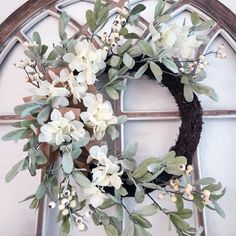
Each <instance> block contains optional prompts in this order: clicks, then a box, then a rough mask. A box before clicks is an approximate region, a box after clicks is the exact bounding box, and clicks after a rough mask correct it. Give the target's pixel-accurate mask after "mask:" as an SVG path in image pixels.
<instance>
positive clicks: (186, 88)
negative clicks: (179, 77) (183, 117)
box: [184, 84, 193, 102]
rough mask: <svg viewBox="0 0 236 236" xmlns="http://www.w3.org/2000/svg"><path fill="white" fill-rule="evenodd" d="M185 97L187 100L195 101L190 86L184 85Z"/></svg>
mask: <svg viewBox="0 0 236 236" xmlns="http://www.w3.org/2000/svg"><path fill="white" fill-rule="evenodd" d="M184 98H185V100H186V101H187V102H192V101H193V90H192V88H191V87H190V86H188V85H186V84H185V85H184Z"/></svg>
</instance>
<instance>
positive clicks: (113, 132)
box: [107, 126, 120, 140]
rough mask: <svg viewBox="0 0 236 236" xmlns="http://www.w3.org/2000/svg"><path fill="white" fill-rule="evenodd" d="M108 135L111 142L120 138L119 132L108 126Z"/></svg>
mask: <svg viewBox="0 0 236 236" xmlns="http://www.w3.org/2000/svg"><path fill="white" fill-rule="evenodd" d="M107 132H108V134H109V135H110V136H111V139H112V140H115V139H117V138H118V137H119V136H120V133H119V131H118V130H117V129H116V127H115V126H108V128H107Z"/></svg>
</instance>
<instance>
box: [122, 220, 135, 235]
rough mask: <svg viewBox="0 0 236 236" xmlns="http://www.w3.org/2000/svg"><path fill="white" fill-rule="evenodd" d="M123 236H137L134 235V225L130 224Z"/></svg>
mask: <svg viewBox="0 0 236 236" xmlns="http://www.w3.org/2000/svg"><path fill="white" fill-rule="evenodd" d="M121 236H135V235H134V224H133V223H130V224H128V225H127V226H126V227H125V229H124V231H123V232H122V234H121Z"/></svg>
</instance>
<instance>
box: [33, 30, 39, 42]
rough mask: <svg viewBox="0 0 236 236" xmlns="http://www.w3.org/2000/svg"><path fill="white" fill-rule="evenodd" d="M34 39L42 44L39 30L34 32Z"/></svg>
mask: <svg viewBox="0 0 236 236" xmlns="http://www.w3.org/2000/svg"><path fill="white" fill-rule="evenodd" d="M33 40H34V41H35V42H36V43H37V44H38V45H41V38H40V35H39V33H38V32H36V31H35V32H34V33H33Z"/></svg>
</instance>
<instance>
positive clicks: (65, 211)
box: [61, 209, 69, 216]
mask: <svg viewBox="0 0 236 236" xmlns="http://www.w3.org/2000/svg"><path fill="white" fill-rule="evenodd" d="M61 214H62V215H63V216H67V215H68V214H69V210H68V209H64V210H63V211H62V212H61Z"/></svg>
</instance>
